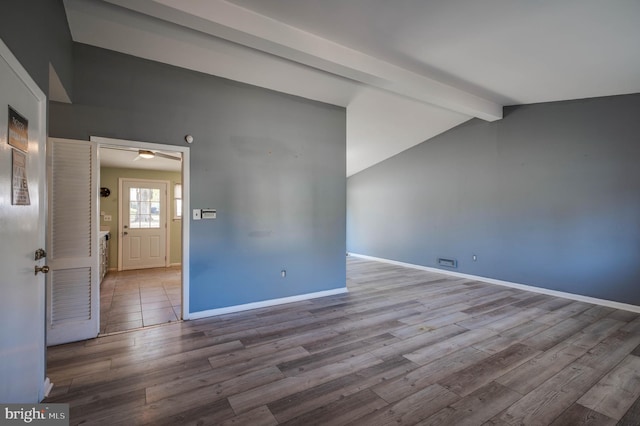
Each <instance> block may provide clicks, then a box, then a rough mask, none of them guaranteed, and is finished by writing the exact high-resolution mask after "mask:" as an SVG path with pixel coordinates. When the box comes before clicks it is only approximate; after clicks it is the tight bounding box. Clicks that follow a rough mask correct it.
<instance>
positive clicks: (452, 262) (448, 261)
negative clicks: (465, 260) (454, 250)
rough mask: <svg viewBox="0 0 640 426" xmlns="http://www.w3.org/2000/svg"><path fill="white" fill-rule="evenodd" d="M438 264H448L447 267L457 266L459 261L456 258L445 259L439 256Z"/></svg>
mask: <svg viewBox="0 0 640 426" xmlns="http://www.w3.org/2000/svg"><path fill="white" fill-rule="evenodd" d="M438 265H440V266H446V267H447V268H457V267H458V261H457V260H455V259H445V258H443V257H439V258H438Z"/></svg>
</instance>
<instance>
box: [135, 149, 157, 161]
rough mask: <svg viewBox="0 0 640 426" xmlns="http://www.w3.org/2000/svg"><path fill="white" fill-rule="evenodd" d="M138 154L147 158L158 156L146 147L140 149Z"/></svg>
mask: <svg viewBox="0 0 640 426" xmlns="http://www.w3.org/2000/svg"><path fill="white" fill-rule="evenodd" d="M138 155H139V156H140V158H144V159H145V160H149V159H151V158H153V157H155V156H156V155H155V154H154V153H153V152H151V151H147V150H144V149H141V150H140V151H138Z"/></svg>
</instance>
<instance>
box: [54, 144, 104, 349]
mask: <svg viewBox="0 0 640 426" xmlns="http://www.w3.org/2000/svg"><path fill="white" fill-rule="evenodd" d="M47 157H48V173H49V179H48V183H49V227H48V233H49V235H48V237H49V238H48V253H47V254H48V261H49V267H50V268H51V272H49V274H48V278H47V296H48V299H47V344H48V345H58V344H61V343H68V342H74V341H77V340H84V339H89V338H93V337H96V336H97V335H98V332H99V330H100V328H99V327H100V291H99V273H100V263H99V253H98V229H97V227H98V220H97V202H98V201H97V193H98V159H97V146H96V145H95V144H93V143H91V142H85V141H72V140H66V139H53V138H50V139H49V146H48V153H47Z"/></svg>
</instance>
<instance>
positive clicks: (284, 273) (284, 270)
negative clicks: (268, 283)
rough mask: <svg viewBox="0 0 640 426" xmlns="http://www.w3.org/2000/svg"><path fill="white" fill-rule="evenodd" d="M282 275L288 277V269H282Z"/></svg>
mask: <svg viewBox="0 0 640 426" xmlns="http://www.w3.org/2000/svg"><path fill="white" fill-rule="evenodd" d="M280 275H282V278H287V270H286V269H283V270H282V271H280Z"/></svg>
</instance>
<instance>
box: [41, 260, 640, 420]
mask: <svg viewBox="0 0 640 426" xmlns="http://www.w3.org/2000/svg"><path fill="white" fill-rule="evenodd" d="M347 270H348V272H347V275H348V288H349V293H348V294H344V295H337V296H332V297H326V298H322V299H315V300H309V301H304V302H298V303H293V304H288V305H281V306H277V307H271V308H264V309H258V310H253V311H246V312H242V313H235V314H230V315H224V316H220V317H216V318H210V319H204V320H197V321H187V322H182V323H175V324H170V325H165V326H159V327H155V328H150V329H142V330H137V331H132V332H127V333H122V334H117V335H111V336H105V337H100V338H97V339H94V340H90V341H86V342H79V343H74V344H68V345H63V346H58V347H53V348H50V349H49V351H48V357H47V358H48V375H49V377H50V378H51V379H52V381H53V382H54V383H55V387H54V389H53V391H52V394H51V395H50V397H49V398H48V399H47V400H46V402H65V403H69V404H70V405H71V424H79V423H84V424H91V425H99V424H105V425H115V424H126V425H135V424H152V425H177V424H203V425H204V424H215V425H230V424H234V425H252V426H253V425H276V424H287V425H312V424H328V425H347V424H348V425H367V426H370V425H382V424H419V425H456V426H458V425H558V426H565V425H582V424H589V425H615V424H619V425H638V424H640V399H639V397H640V346H639V345H640V315H638V314H636V313H631V312H626V311H621V310H615V309H612V308H607V307H602V306H595V305H591V304H588V303H583V302H575V301H571V300H566V299H560V298H555V297H550V296H546V295H540V294H535V293H529V292H525V291H520V290H515V289H509V288H505V287H500V286H495V285H491V284H486V283H482V282H477V281H470V280H466V279H456V278H453V277H450V276H445V275H440V274H436V273H430V272H424V271H418V270H413V269H407V268H402V267H398V266H392V265H386V264H381V263H376V262H371V261H365V260H361V259H357V258H348V260H347ZM603 285H606V283H603Z"/></svg>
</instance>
